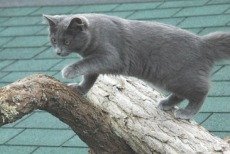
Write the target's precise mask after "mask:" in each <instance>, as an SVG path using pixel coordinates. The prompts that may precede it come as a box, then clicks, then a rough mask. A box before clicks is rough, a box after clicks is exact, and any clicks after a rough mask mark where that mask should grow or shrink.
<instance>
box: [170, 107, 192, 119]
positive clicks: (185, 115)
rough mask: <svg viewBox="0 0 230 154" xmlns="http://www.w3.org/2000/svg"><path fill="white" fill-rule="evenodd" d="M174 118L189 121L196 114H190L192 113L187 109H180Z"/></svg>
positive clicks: (176, 111)
mask: <svg viewBox="0 0 230 154" xmlns="http://www.w3.org/2000/svg"><path fill="white" fill-rule="evenodd" d="M174 116H175V118H177V119H185V120H189V119H192V117H193V116H194V114H192V113H190V111H189V110H186V109H178V110H175V111H174Z"/></svg>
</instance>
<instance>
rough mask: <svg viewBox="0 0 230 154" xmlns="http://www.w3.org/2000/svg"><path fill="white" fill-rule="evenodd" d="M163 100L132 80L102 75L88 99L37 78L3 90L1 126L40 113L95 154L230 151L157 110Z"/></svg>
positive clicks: (52, 81) (194, 126) (192, 125)
mask: <svg viewBox="0 0 230 154" xmlns="http://www.w3.org/2000/svg"><path fill="white" fill-rule="evenodd" d="M161 98H162V96H161V95H160V94H159V93H158V92H156V91H153V90H152V89H151V88H150V87H148V86H147V85H146V84H145V83H143V82H141V81H139V80H137V79H133V78H124V77H108V76H100V77H99V79H98V81H97V83H96V84H95V85H94V87H93V88H92V89H91V90H90V92H89V93H88V94H87V98H85V97H83V96H81V95H79V94H78V93H76V92H75V91H74V90H72V89H71V88H69V87H67V86H66V85H64V84H62V83H60V82H59V81H57V80H55V79H54V78H52V77H48V76H45V75H33V76H30V77H27V78H25V79H22V80H19V81H16V82H15V83H12V84H10V85H8V86H6V87H3V88H1V89H0V125H4V124H7V123H11V122H13V121H16V120H18V119H20V118H21V117H22V116H24V115H26V114H29V113H31V112H32V111H33V110H36V109H40V110H45V111H47V112H49V113H51V114H53V115H54V116H56V117H57V118H59V119H60V120H61V121H63V122H64V123H66V124H68V125H69V126H70V127H71V128H72V129H73V131H74V132H76V133H77V134H78V135H79V137H80V138H81V139H82V140H83V141H84V142H86V144H87V145H88V146H89V147H90V149H91V153H96V154H103V153H119V154H120V153H121V154H135V153H143V154H145V153H146V154H149V153H195V152H203V153H207V152H209V153H216V152H229V150H230V147H229V144H228V143H227V142H225V141H223V140H221V139H220V138H218V137H214V136H212V135H211V134H210V133H209V132H208V131H207V130H205V129H204V128H203V127H201V126H199V125H197V124H196V123H195V122H192V123H191V122H188V121H185V120H176V119H174V118H173V116H171V115H170V113H166V112H163V111H161V110H159V109H157V108H156V105H157V103H156V102H158V101H159V99H161Z"/></svg>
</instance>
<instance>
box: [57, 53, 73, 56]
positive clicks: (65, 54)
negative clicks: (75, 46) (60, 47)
mask: <svg viewBox="0 0 230 154" xmlns="http://www.w3.org/2000/svg"><path fill="white" fill-rule="evenodd" d="M70 53H71V52H61V53H57V55H58V56H61V57H65V56H68V55H69V54H70Z"/></svg>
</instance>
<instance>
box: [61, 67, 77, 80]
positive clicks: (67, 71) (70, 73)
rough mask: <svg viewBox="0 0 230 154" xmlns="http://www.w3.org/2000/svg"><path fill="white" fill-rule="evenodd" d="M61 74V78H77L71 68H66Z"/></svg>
mask: <svg viewBox="0 0 230 154" xmlns="http://www.w3.org/2000/svg"><path fill="white" fill-rule="evenodd" d="M61 72H62V77H63V78H67V79H73V78H74V77H76V76H77V73H76V70H75V69H74V68H73V67H71V66H66V67H65V68H63V69H62V71H61Z"/></svg>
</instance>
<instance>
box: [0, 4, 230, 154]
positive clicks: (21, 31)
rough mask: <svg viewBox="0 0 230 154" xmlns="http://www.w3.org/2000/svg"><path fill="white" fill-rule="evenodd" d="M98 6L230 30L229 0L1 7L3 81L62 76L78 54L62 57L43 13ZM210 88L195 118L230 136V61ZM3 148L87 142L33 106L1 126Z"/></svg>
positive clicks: (8, 151)
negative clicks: (29, 111)
mask: <svg viewBox="0 0 230 154" xmlns="http://www.w3.org/2000/svg"><path fill="white" fill-rule="evenodd" d="M83 12H96V13H105V14H109V15H114V16H120V17H123V18H127V19H138V20H155V21H159V22H163V23H167V24H171V25H175V26H179V27H181V28H184V29H187V30H189V31H192V32H194V33H197V34H199V35H204V34H207V33H210V32H213V31H230V1H229V0H193V1H187V0H184V1H183V0H173V1H155V2H141V3H120V4H116V3H113V4H95V5H93V4H90V5H76V6H61V7H60V6H49V7H20V8H0V86H4V85H7V84H9V83H12V82H14V81H15V80H17V79H20V78H23V77H25V76H27V75H30V74H33V73H45V74H48V75H52V76H54V77H56V78H57V79H59V80H61V81H63V82H73V81H78V82H79V81H80V78H78V79H75V80H64V79H62V77H61V75H60V70H61V69H62V68H63V67H64V66H65V65H66V64H68V63H70V62H73V61H76V60H77V59H78V58H79V57H76V56H69V57H67V58H60V57H58V56H56V55H55V54H54V53H53V52H52V49H51V47H50V44H49V41H48V37H47V35H48V34H47V26H46V25H44V24H43V23H42V14H70V13H83ZM212 81H213V82H212V88H211V90H210V92H209V95H208V98H207V99H206V101H205V104H204V105H203V107H202V110H201V112H200V113H199V114H198V115H197V116H196V117H195V119H196V121H197V122H199V123H200V124H201V125H202V126H204V127H205V128H207V129H208V130H209V131H210V132H212V133H213V134H215V135H217V136H219V137H222V138H224V137H227V136H230V120H229V119H230V105H229V103H230V61H229V60H228V61H223V62H219V63H217V64H216V66H215V67H214V69H213V75H212ZM0 151H1V153H2V154H14V153H17V154H18V153H22V154H25V153H35V154H37V153H41V154H42V153H79V154H84V153H87V152H88V148H87V145H86V144H85V143H83V142H82V141H81V140H80V139H79V138H78V136H77V135H76V134H75V133H74V132H73V131H72V130H71V129H70V128H69V126H67V125H66V124H64V123H62V122H61V121H59V120H58V119H57V118H55V117H53V116H52V115H50V114H49V113H46V112H44V111H35V112H33V113H32V114H30V115H28V116H25V117H23V118H22V119H20V120H18V121H16V122H15V123H12V124H9V125H6V126H3V127H2V128H0Z"/></svg>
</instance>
